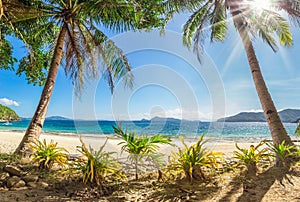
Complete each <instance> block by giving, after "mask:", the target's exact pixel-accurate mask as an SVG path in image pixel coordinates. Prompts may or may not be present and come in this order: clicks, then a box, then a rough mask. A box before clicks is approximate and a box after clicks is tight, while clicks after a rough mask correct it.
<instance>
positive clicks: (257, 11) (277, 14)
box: [167, 0, 300, 145]
mask: <svg viewBox="0 0 300 202" xmlns="http://www.w3.org/2000/svg"><path fill="white" fill-rule="evenodd" d="M167 2H168V8H169V10H170V13H171V14H173V13H174V12H182V11H189V12H192V15H191V16H190V18H189V19H188V21H187V22H186V24H185V25H184V28H183V43H184V44H185V45H187V46H188V47H191V46H192V44H194V51H195V52H196V53H197V55H198V59H199V60H200V61H201V53H202V50H203V43H204V42H205V38H206V37H207V36H208V35H209V36H210V37H209V38H210V41H211V42H213V41H221V42H223V41H224V40H225V38H226V35H227V31H228V28H229V26H228V22H229V21H230V20H229V19H231V20H232V21H233V23H234V27H235V28H236V29H237V31H238V33H239V35H240V37H241V40H242V42H243V46H244V48H245V51H246V54H247V59H248V63H249V66H250V69H251V73H252V77H253V81H254V84H255V88H256V91H257V94H258V97H259V99H260V102H261V105H262V108H263V111H264V115H265V117H266V120H267V122H268V125H269V128H270V131H271V135H272V139H273V142H274V144H276V145H278V144H280V143H281V142H282V141H283V140H284V141H285V143H286V144H288V145H292V144H293V143H292V141H291V139H290V137H289V136H288V135H287V132H286V130H285V128H284V127H283V124H282V122H281V120H280V118H279V116H278V113H277V110H276V108H275V105H274V103H273V101H272V98H271V95H270V93H269V91H268V89H267V86H266V84H265V81H264V78H263V75H262V73H261V69H260V65H259V63H258V60H257V57H256V55H255V50H254V47H253V40H254V39H255V38H258V37H259V38H262V39H263V41H264V42H266V43H267V44H268V45H269V46H270V47H271V49H272V50H273V51H276V50H277V49H278V46H277V40H276V39H275V35H277V36H278V41H279V42H280V44H281V45H284V46H287V47H290V46H292V33H291V30H290V25H289V22H290V21H289V19H291V20H292V21H293V22H295V23H296V24H297V25H299V22H300V20H299V19H300V12H299V11H300V10H299V1H297V0H293V1H268V2H269V4H268V6H262V5H265V4H262V3H261V2H260V1H250V0H249V1H248V0H224V1H219V0H214V1H211V0H205V1H200V0H199V1H185V0H182V1H175V0H174V1H172V0H170V1H167ZM228 13H229V14H230V15H228ZM287 17H289V19H287Z"/></svg>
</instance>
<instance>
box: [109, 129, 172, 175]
mask: <svg viewBox="0 0 300 202" xmlns="http://www.w3.org/2000/svg"><path fill="white" fill-rule="evenodd" d="M113 129H114V131H115V133H116V134H117V136H118V137H120V138H121V139H122V140H123V141H122V142H120V143H119V145H122V148H121V149H122V151H125V152H128V153H129V156H128V157H129V159H130V160H131V161H132V162H133V163H134V166H135V179H136V180H138V166H139V162H140V161H142V159H145V158H150V159H151V160H152V161H154V162H159V161H160V157H161V155H158V154H157V150H158V149H159V145H160V144H170V143H171V140H170V139H169V138H167V137H164V136H162V135H154V136H151V137H147V136H142V137H141V136H137V135H136V134H135V133H133V132H129V133H127V132H124V131H123V130H122V128H121V126H118V127H114V126H113Z"/></svg>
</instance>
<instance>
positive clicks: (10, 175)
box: [0, 165, 48, 190]
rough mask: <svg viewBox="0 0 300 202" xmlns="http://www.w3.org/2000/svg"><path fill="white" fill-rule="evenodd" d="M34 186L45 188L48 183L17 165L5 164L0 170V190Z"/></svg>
mask: <svg viewBox="0 0 300 202" xmlns="http://www.w3.org/2000/svg"><path fill="white" fill-rule="evenodd" d="M36 187H41V188H46V187H48V184H47V183H45V182H43V181H42V180H41V179H40V178H39V176H37V175H34V174H31V173H27V172H24V171H23V170H22V168H21V167H19V166H14V165H6V166H4V167H3V169H2V171H1V170H0V190H1V189H2V190H3V189H9V190H21V189H29V188H36Z"/></svg>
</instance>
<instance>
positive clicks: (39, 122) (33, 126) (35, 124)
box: [15, 24, 67, 155]
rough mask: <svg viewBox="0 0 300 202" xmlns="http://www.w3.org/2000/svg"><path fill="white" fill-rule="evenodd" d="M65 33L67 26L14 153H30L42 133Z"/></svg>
mask: <svg viewBox="0 0 300 202" xmlns="http://www.w3.org/2000/svg"><path fill="white" fill-rule="evenodd" d="M66 31H67V25H66V24H65V25H64V26H62V28H61V30H60V32H59V35H58V39H57V42H56V46H55V49H54V52H53V57H52V60H51V63H50V68H49V72H48V76H47V80H46V83H45V86H44V89H43V92H42V95H41V98H40V102H39V104H38V106H37V109H36V111H35V113H34V116H33V118H32V120H31V122H30V125H29V127H28V128H27V130H26V133H25V135H24V137H23V139H22V141H21V143H20V144H19V146H18V147H17V149H16V151H15V153H16V154H22V155H26V154H27V153H29V152H30V150H31V149H30V144H31V143H32V142H33V141H34V140H36V139H39V137H40V134H41V132H42V128H43V124H44V121H45V117H46V113H47V110H48V106H49V103H50V98H51V95H52V92H53V89H54V84H55V81H56V77H57V73H58V69H59V66H60V62H61V59H62V54H63V46H64V37H65V34H66Z"/></svg>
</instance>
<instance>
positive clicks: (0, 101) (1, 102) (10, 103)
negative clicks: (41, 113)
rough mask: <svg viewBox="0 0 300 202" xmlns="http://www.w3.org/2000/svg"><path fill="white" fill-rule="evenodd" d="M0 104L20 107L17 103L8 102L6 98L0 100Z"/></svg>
mask: <svg viewBox="0 0 300 202" xmlns="http://www.w3.org/2000/svg"><path fill="white" fill-rule="evenodd" d="M0 104H3V105H6V106H16V107H18V106H20V104H19V103H18V102H17V101H14V100H10V99H7V98H0Z"/></svg>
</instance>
